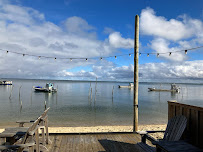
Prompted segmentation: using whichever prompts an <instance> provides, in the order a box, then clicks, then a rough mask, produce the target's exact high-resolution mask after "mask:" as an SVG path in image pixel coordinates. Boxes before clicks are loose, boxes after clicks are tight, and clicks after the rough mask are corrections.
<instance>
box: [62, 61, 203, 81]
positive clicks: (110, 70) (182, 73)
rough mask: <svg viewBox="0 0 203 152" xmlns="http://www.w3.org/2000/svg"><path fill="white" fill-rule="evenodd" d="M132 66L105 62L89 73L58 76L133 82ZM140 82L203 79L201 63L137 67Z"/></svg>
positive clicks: (82, 72) (63, 72)
mask: <svg viewBox="0 0 203 152" xmlns="http://www.w3.org/2000/svg"><path fill="white" fill-rule="evenodd" d="M133 70H134V66H133V65H132V64H130V65H129V66H120V67H117V66H116V65H114V64H112V63H111V62H107V61H105V63H103V65H95V66H93V68H92V70H91V71H88V72H87V71H84V70H81V71H78V72H74V73H73V72H68V71H61V73H60V74H62V75H63V76H65V77H67V78H71V77H74V78H82V77H83V78H84V77H85V78H86V79H91V80H92V79H95V78H96V77H97V78H98V80H120V81H133V73H134V72H133ZM139 78H140V80H144V79H148V80H151V81H153V80H156V79H174V78H181V79H196V78H197V79H199V78H203V61H185V62H183V63H182V64H171V63H146V64H141V65H140V66H139Z"/></svg>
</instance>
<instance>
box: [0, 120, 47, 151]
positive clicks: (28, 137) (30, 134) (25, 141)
mask: <svg viewBox="0 0 203 152" xmlns="http://www.w3.org/2000/svg"><path fill="white" fill-rule="evenodd" d="M40 119H41V117H39V118H38V119H37V120H35V121H34V123H33V124H32V125H31V126H30V127H29V128H28V129H27V131H26V133H25V134H24V135H23V136H22V138H20V139H19V140H17V141H16V142H15V143H13V144H11V145H0V150H9V149H12V150H17V151H18V152H22V151H23V150H24V149H25V148H28V150H29V152H34V149H35V150H36V152H40V147H44V146H43V145H40V143H39V123H40ZM43 149H46V148H43Z"/></svg>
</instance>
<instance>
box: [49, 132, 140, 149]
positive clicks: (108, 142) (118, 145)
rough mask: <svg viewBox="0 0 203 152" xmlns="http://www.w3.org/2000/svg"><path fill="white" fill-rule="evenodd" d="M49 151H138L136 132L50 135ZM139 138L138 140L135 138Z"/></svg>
mask: <svg viewBox="0 0 203 152" xmlns="http://www.w3.org/2000/svg"><path fill="white" fill-rule="evenodd" d="M50 139H51V140H52V144H51V145H49V147H48V150H49V152H56V151H60V152H63V151H64V152H72V151H74V152H95V151H99V152H102V151H103V152H104V151H118V152H119V151H126V152H127V151H129V152H131V151H139V146H138V145H137V142H140V137H139V135H137V134H132V133H129V134H128V133H127V134H87V135H51V136H50ZM137 139H139V141H138V140H137Z"/></svg>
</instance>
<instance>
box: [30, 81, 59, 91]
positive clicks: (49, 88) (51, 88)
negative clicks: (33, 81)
mask: <svg viewBox="0 0 203 152" xmlns="http://www.w3.org/2000/svg"><path fill="white" fill-rule="evenodd" d="M33 88H34V89H35V91H38V92H56V91H57V89H56V88H54V84H53V83H47V84H46V86H45V87H41V86H34V87H33Z"/></svg>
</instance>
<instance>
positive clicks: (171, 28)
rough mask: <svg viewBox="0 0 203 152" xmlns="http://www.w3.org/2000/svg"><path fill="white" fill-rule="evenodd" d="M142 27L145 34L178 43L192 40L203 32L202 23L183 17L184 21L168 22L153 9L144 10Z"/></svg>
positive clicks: (141, 21) (141, 19) (171, 20)
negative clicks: (182, 40) (181, 40)
mask: <svg viewBox="0 0 203 152" xmlns="http://www.w3.org/2000/svg"><path fill="white" fill-rule="evenodd" d="M140 23H141V24H140V26H141V31H142V32H143V34H146V35H154V36H159V37H163V38H166V39H168V40H173V41H177V40H180V39H186V38H190V37H192V36H194V35H196V34H197V33H196V32H197V31H201V29H202V28H203V27H202V22H201V21H198V20H195V19H191V18H187V16H186V15H185V16H183V17H182V20H177V19H170V20H167V19H166V18H164V17H163V16H156V14H155V11H154V10H153V9H151V8H147V9H143V10H142V12H141V17H140Z"/></svg>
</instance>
